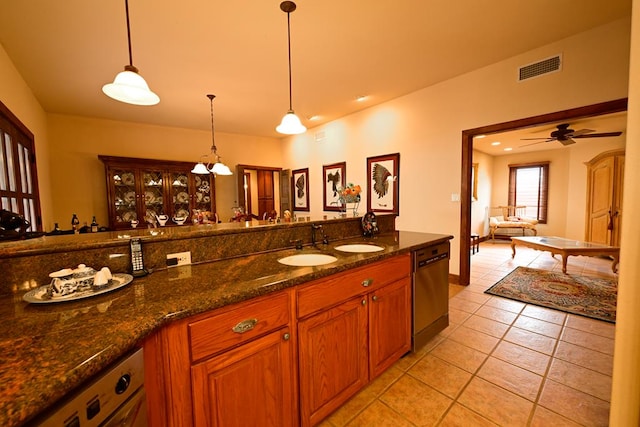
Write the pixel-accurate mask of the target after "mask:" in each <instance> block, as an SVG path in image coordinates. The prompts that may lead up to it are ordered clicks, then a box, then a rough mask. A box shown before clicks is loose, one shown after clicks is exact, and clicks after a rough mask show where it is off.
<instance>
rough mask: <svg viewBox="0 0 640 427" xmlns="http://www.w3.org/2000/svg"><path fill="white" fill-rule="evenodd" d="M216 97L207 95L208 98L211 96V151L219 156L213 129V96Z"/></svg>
mask: <svg viewBox="0 0 640 427" xmlns="http://www.w3.org/2000/svg"><path fill="white" fill-rule="evenodd" d="M215 97H216V96H215V95H207V98H209V100H210V101H211V151H213V154H215V155H216V156H217V155H218V153H217V148H216V136H215V132H214V131H213V98H215ZM214 160H217V159H214Z"/></svg>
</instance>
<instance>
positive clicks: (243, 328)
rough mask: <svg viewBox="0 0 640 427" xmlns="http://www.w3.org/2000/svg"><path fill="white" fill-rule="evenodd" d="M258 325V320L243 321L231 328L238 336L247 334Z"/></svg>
mask: <svg viewBox="0 0 640 427" xmlns="http://www.w3.org/2000/svg"><path fill="white" fill-rule="evenodd" d="M256 323H258V319H247V320H243V321H242V322H240V323H238V324H237V325H236V326H234V327H233V328H231V330H232V331H233V332H235V333H236V334H244V333H245V332H248V331H250V330H252V329H253V328H254V327H255V326H256Z"/></svg>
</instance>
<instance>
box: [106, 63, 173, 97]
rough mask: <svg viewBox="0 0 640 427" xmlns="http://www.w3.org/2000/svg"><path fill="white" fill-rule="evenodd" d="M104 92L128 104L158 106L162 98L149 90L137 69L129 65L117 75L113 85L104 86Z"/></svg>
mask: <svg viewBox="0 0 640 427" xmlns="http://www.w3.org/2000/svg"><path fill="white" fill-rule="evenodd" d="M132 68H133V69H132ZM102 91H103V92H104V93H105V95H107V96H108V97H110V98H113V99H115V100H117V101H121V102H126V103H127V104H134V105H156V104H157V103H158V102H160V97H159V96H158V95H156V94H155V93H153V92H152V91H151V90H150V89H149V85H147V82H146V81H145V80H144V79H143V78H142V76H141V75H140V74H138V73H137V70H136V69H135V67H131V66H129V65H127V66H125V68H124V71H121V72H119V73H118V75H116V78H115V79H114V80H113V83H107V84H106V85H104V86H102Z"/></svg>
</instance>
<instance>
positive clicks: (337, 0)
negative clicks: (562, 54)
mask: <svg viewBox="0 0 640 427" xmlns="http://www.w3.org/2000/svg"><path fill="white" fill-rule="evenodd" d="M279 4H280V1H279V0H244V1H241V2H240V1H221V0H185V1H180V2H179V1H168V0H130V3H129V12H130V18H131V38H132V49H133V52H132V53H133V64H134V65H135V66H136V67H138V69H139V70H140V74H141V75H142V76H143V77H144V78H145V79H146V80H147V82H148V83H149V85H150V87H151V89H152V90H153V91H154V92H156V93H157V94H158V95H159V96H160V99H161V100H160V104H158V105H156V106H152V107H140V106H131V105H126V104H122V103H119V102H117V101H114V100H112V99H110V98H107V97H106V96H105V95H103V94H102V91H101V87H102V85H104V84H105V83H108V82H110V81H112V80H113V78H114V76H115V75H116V74H117V73H118V72H119V71H122V70H123V68H124V65H126V64H128V62H129V61H128V51H127V33H126V20H125V8H124V0H91V1H87V0H63V1H51V0H23V1H10V0H4V1H3V2H2V7H1V13H0V43H2V45H3V46H4V49H5V50H6V52H7V54H8V55H9V57H10V58H11V60H12V61H13V63H14V64H15V66H16V68H17V69H18V71H19V73H20V74H21V75H22V77H23V78H24V80H25V81H26V82H27V84H28V85H29V87H30V88H31V89H32V90H33V92H34V94H35V96H36V98H37V99H38V100H39V101H40V103H41V105H42V106H43V108H44V109H45V110H46V111H47V112H50V113H60V114H72V115H80V116H89V117H99V118H105V119H113V120H126V121H134V122H141V123H151V124H158V125H165V126H176V127H186V128H195V129H209V128H210V116H209V100H208V99H207V98H206V94H207V93H213V94H215V95H216V100H215V114H216V119H215V123H216V131H219V132H230V133H241V134H248V135H259V136H271V137H277V136H280V135H279V134H277V133H276V132H275V130H274V128H275V126H276V125H277V124H278V123H279V121H280V119H281V117H282V116H283V115H284V113H285V112H286V111H287V109H288V103H289V99H288V75H287V27H286V25H287V24H286V22H287V19H286V14H285V13H284V12H282V11H281V10H280V7H279ZM297 5H298V9H297V10H296V11H295V12H293V13H292V14H291V38H292V61H293V64H292V68H293V108H294V110H295V111H296V113H297V114H298V115H299V116H301V118H302V119H303V123H304V124H305V125H306V126H307V127H313V126H317V125H318V124H321V123H324V122H327V121H329V120H334V119H336V118H339V117H342V116H344V115H347V114H349V113H352V112H355V111H358V110H360V109H364V108H367V107H369V106H371V105H374V104H378V103H381V102H384V101H387V100H389V99H393V98H395V97H398V96H401V95H404V94H407V93H410V92H412V91H415V90H418V89H420V88H423V87H427V86H429V85H432V84H435V83H437V82H440V81H443V80H447V79H449V78H452V77H454V76H458V75H461V74H463V73H466V72H469V71H472V70H474V69H478V68H480V67H484V66H486V65H489V64H492V63H495V62H497V61H500V60H502V59H505V58H508V57H512V56H514V55H517V54H519V53H522V52H525V51H528V50H531V49H533V48H536V47H538V46H542V45H545V44H548V43H550V42H552V41H555V40H558V39H561V38H564V37H567V36H570V35H572V34H575V33H578V32H581V31H585V30H587V29H590V28H593V27H595V26H598V25H602V24H604V23H607V22H610V21H613V20H616V19H619V18H621V17H625V16H629V15H630V14H631V0H607V1H603V0H535V1H531V0H529V1H525V0H492V1H477V0H457V1H455V2H450V1H444V0H396V1H389V0H347V1H344V0H299V1H298V2H297ZM359 95H367V96H368V99H367V100H366V101H364V102H357V101H355V98H356V97H357V96H359ZM314 115H317V116H319V117H320V119H319V120H318V121H310V120H309V117H311V116H314ZM597 130H599V131H600V130H601V129H600V128H599V127H598V128H597ZM603 130H604V128H603Z"/></svg>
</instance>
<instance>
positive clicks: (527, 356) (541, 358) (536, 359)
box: [491, 341, 551, 375]
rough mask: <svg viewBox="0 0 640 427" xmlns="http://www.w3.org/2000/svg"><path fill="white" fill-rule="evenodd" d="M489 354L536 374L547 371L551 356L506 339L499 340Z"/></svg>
mask: <svg viewBox="0 0 640 427" xmlns="http://www.w3.org/2000/svg"><path fill="white" fill-rule="evenodd" d="M491 355H492V356H493V357H496V358H498V359H500V360H504V361H505V362H509V363H512V364H514V365H516V366H519V367H521V368H523V369H526V370H528V371H531V372H533V373H535V374H538V375H544V374H545V373H546V372H547V367H548V366H549V362H550V361H551V356H549V355H547V354H544V353H540V352H538V351H535V350H531V349H529V348H526V347H522V346H519V345H517V344H513V343H510V342H508V341H501V342H500V344H498V346H497V347H496V349H495V350H494V351H493V353H492V354H491Z"/></svg>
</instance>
